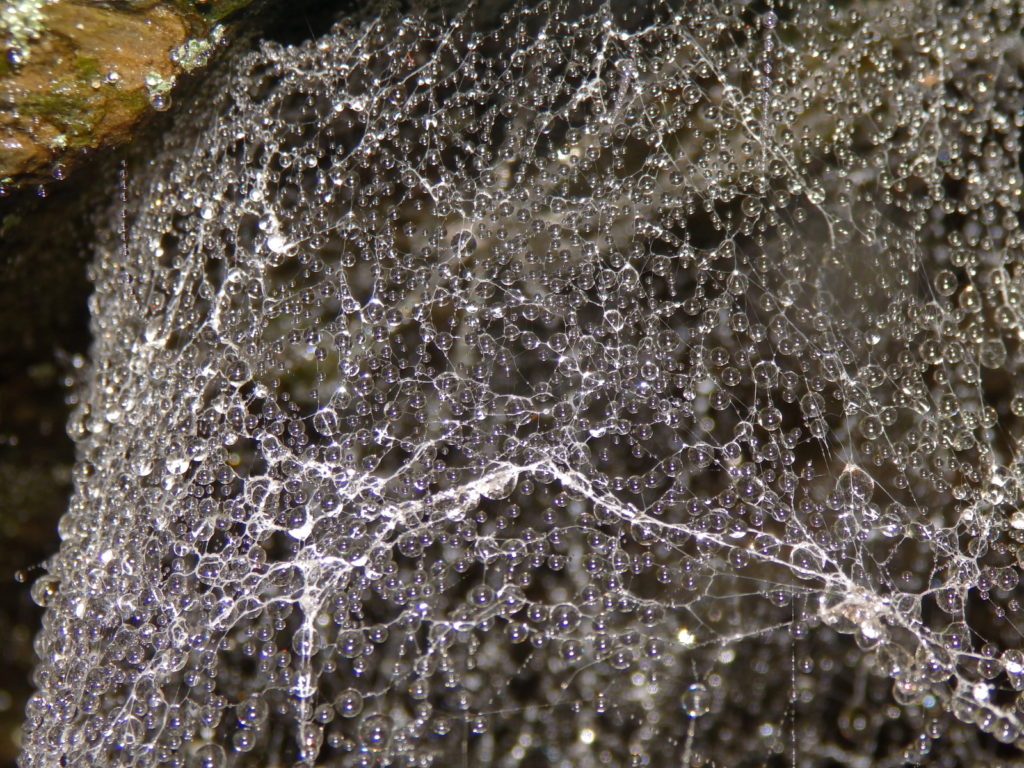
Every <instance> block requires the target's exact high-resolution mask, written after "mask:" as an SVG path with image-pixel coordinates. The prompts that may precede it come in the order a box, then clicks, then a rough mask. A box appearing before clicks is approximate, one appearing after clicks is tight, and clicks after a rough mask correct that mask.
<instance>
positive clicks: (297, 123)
mask: <svg viewBox="0 0 1024 768" xmlns="http://www.w3.org/2000/svg"><path fill="white" fill-rule="evenodd" d="M797 5H798V7H797V8H796V9H794V8H791V7H789V6H785V7H782V6H779V7H776V8H774V9H773V8H770V7H763V8H760V9H758V8H757V7H755V6H751V5H749V4H745V3H726V2H715V3H706V2H698V3H692V4H686V5H685V7H683V8H681V9H676V8H674V7H672V6H670V5H662V4H659V5H656V6H655V7H654V8H653V10H650V11H644V12H632V13H628V14H625V13H618V12H613V10H612V9H611V8H610V7H609V6H604V5H596V4H595V5H585V6H583V7H576V6H566V5H560V4H550V3H542V4H540V5H538V6H537V7H536V8H526V7H518V8H516V9H515V10H512V11H509V12H508V13H506V14H504V15H502V16H500V18H497V19H495V20H494V22H495V23H492V22H488V21H487V20H486V18H485V14H479V13H477V12H476V11H473V10H471V11H470V12H468V13H467V14H464V15H460V16H457V17H455V18H454V19H452V18H447V17H444V16H443V15H442V14H440V13H433V14H431V13H425V14H419V15H417V14H409V15H402V14H398V13H394V12H384V13H383V14H382V15H381V16H374V13H377V12H376V11H374V12H367V13H366V14H365V15H363V16H358V17H353V18H351V19H349V20H347V21H346V22H343V23H341V24H340V25H338V26H337V27H335V28H334V29H333V30H332V31H330V32H329V33H328V34H326V35H324V36H322V37H318V38H316V39H312V40H309V41H307V42H305V43H302V44H299V45H295V46H283V45H280V44H276V43H272V42H263V43H261V44H260V46H259V47H258V49H256V50H253V51H251V52H248V53H246V54H244V55H240V56H237V57H235V58H234V59H233V60H232V61H231V62H229V64H228V65H227V66H226V67H225V71H224V73H223V74H222V75H220V76H219V77H216V78H214V79H213V80H211V82H210V83H209V84H208V85H207V86H206V90H205V91H204V92H203V93H202V94H201V96H200V98H199V99H197V102H196V105H195V106H194V107H192V108H190V109H189V110H187V111H186V112H183V113H182V114H181V116H180V119H179V121H178V123H177V124H176V125H175V127H174V129H173V130H172V131H170V132H169V133H168V135H167V136H166V137H165V138H164V139H163V140H162V145H161V146H160V147H158V148H157V149H156V150H154V151H150V152H149V153H148V154H147V156H146V157H145V159H142V158H141V156H140V159H139V160H138V161H137V162H136V163H134V164H133V165H132V167H131V169H130V173H129V174H128V176H129V179H130V185H129V187H128V190H127V195H126V202H125V205H126V206H127V207H126V209H125V210H122V207H121V206H114V209H113V210H112V212H111V214H110V217H109V220H110V224H109V227H108V228H107V230H106V234H105V235H104V236H102V237H101V238H100V242H99V243H98V245H97V250H96V259H95V263H94V266H93V269H92V279H93V281H94V284H95V294H94V296H93V298H92V300H91V310H92V329H93V334H94V345H93V349H92V353H91V360H90V363H89V367H88V369H87V372H86V375H85V384H84V387H83V389H82V392H81V393H80V397H79V404H78V405H77V407H76V408H75V411H74V413H73V414H72V416H71V419H70V421H69V427H68V428H69V432H70V434H71V435H72V437H73V438H74V439H75V440H76V441H78V456H79V458H78V463H77V467H76V474H75V494H74V497H73V499H72V501H71V505H70V509H69V511H68V513H67V515H66V516H65V517H64V519H63V520H62V522H61V528H60V532H61V536H62V545H61V549H60V552H59V554H57V555H55V556H54V558H53V559H52V561H51V562H50V563H49V564H48V573H47V575H46V576H44V577H43V578H42V579H40V580H39V581H37V582H36V584H35V585H34V595H35V597H36V599H37V600H38V601H39V602H40V603H42V604H45V605H47V607H48V610H47V612H46V615H45V619H44V624H43V629H42V631H41V633H40V635H39V638H38V640H37V649H38V652H39V657H40V664H39V668H38V670H37V673H36V683H37V686H38V693H37V694H36V695H35V696H34V697H33V699H32V700H31V701H30V703H29V706H28V710H27V720H26V726H25V736H24V751H23V756H22V765H23V766H24V768H34V767H35V766H40V767H41V766H54V765H69V766H86V765H96V766H99V765H102V766H157V765H160V766H183V765H196V766H205V767H207V768H213V767H214V766H228V765H230V766H257V765H258V766H276V765H284V764H300V765H308V766H312V765H314V764H315V765H329V766H335V765H337V766H370V765H403V766H431V765H446V764H450V765H496V766H516V765H528V766H542V765H551V766H564V765H599V764H602V765H632V766H647V765H651V766H662V765H673V766H675V765H680V764H682V765H709V766H710V765H719V766H737V765H788V764H792V765H797V764H799V765H837V764H843V765H851V766H868V765H903V764H905V763H906V762H913V763H922V764H926V763H927V764H932V763H934V764H942V765H977V764H978V762H979V761H980V760H983V759H998V758H1000V756H1002V759H1007V757H1008V756H1012V755H1015V754H1017V753H1016V749H1015V747H1020V746H1021V745H1022V742H1021V739H1022V727H1024V724H1022V717H1024V716H1022V714H1021V708H1020V706H1019V705H1020V704H1021V702H1022V701H1024V699H1021V697H1020V694H1019V691H1020V690H1022V689H1024V653H1022V651H1021V647H1022V642H1021V633H1020V630H1019V626H1018V625H1019V621H1020V618H1019V612H1020V606H1019V602H1018V600H1019V597H1018V595H1019V590H1020V587H1019V572H1020V567H1021V566H1020V563H1019V562H1018V557H1019V556H1020V552H1021V550H1020V545H1021V542H1022V540H1024V512H1022V511H1020V509H1019V508H1020V504H1021V483H1022V476H1021V465H1020V463H1019V461H1018V457H1019V451H1018V439H1019V435H1020V433H1021V428H1022V424H1021V418H1024V390H1019V389H1018V388H1019V387H1020V381H1021V380H1024V379H1022V378H1021V376H1022V372H1021V370H1020V363H1021V359H1022V358H1021V348H1020V347H1021V340H1022V338H1024V331H1022V328H1024V322H1022V315H1021V313H1022V311H1024V310H1022V301H1024V267H1022V266H1021V264H1020V261H1021V252H1022V251H1021V247H1022V242H1021V234H1020V190H1021V188H1022V178H1021V165H1020V133H1021V127H1022V125H1024V111H1022V107H1024V102H1022V98H1021V81H1020V67H1021V55H1022V48H1021V36H1020V32H1021V14H1020V9H1019V7H1017V5H1016V4H1014V3H998V2H993V3H990V4H986V5H983V6H982V5H979V6H971V7H969V8H966V9H965V8H959V7H953V6H950V7H945V6H943V7H936V4H935V3H933V2H930V1H929V2H917V3H912V2H911V3H900V4H888V3H877V4H876V3H853V4H851V5H850V6H849V7H844V8H841V9H839V8H826V7H823V6H824V4H815V3H811V4H797ZM819 6H821V7H819ZM122 216H124V220H125V221H126V222H127V225H126V226H121V221H122Z"/></svg>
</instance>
